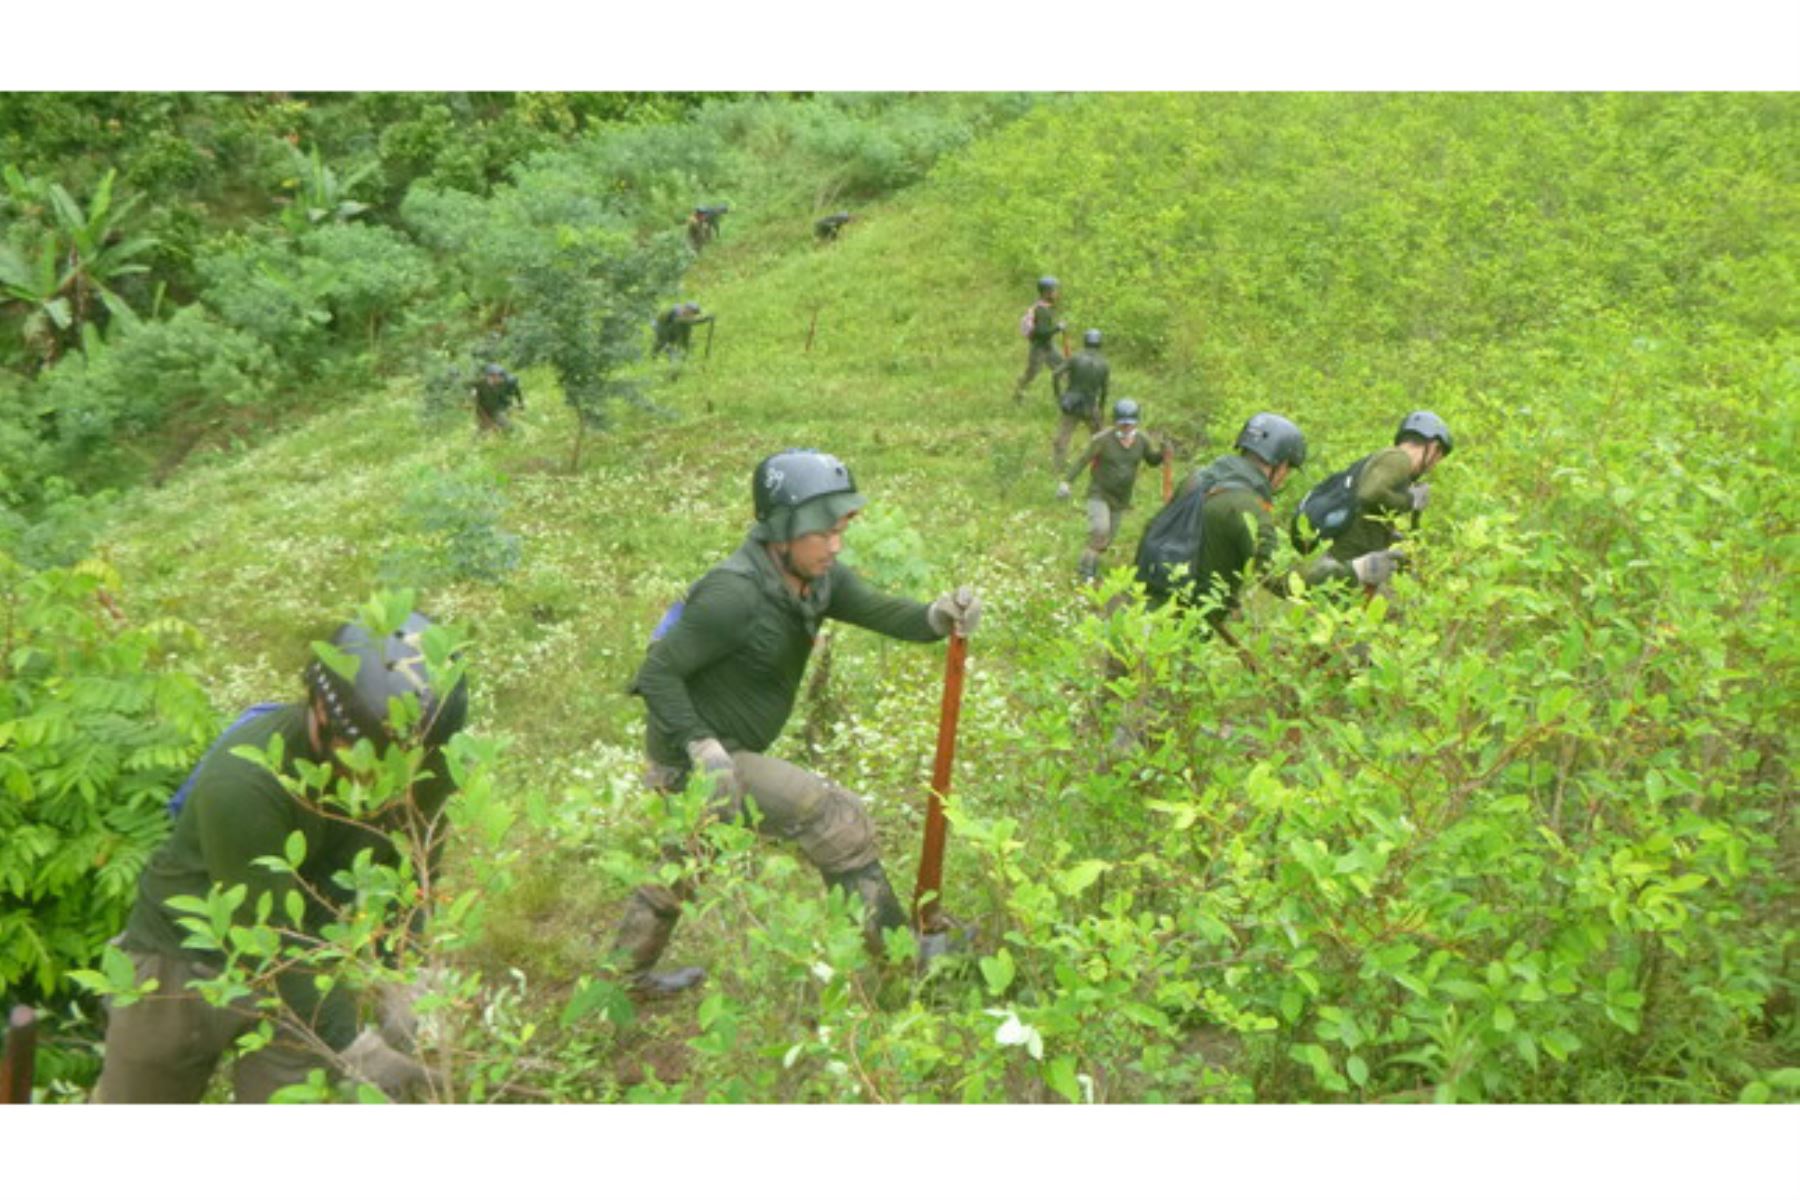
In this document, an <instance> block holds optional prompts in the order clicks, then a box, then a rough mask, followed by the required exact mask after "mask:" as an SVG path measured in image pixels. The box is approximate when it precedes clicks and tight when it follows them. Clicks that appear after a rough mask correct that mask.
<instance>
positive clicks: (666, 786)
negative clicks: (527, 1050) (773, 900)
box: [611, 761, 706, 995]
mask: <svg viewBox="0 0 1800 1200" xmlns="http://www.w3.org/2000/svg"><path fill="white" fill-rule="evenodd" d="M686 782H687V771H686V770H685V769H684V768H681V767H670V766H664V765H663V764H661V763H657V762H654V761H653V762H651V763H650V764H649V766H648V768H647V769H646V770H645V773H644V783H645V785H646V786H647V787H649V788H650V789H651V790H652V791H654V792H657V793H660V794H663V795H667V794H669V793H671V792H678V791H680V790H681V788H682V787H683V785H684V784H686ZM663 854H664V857H665V858H668V859H671V860H679V861H687V859H688V857H689V856H688V853H687V850H686V848H685V847H679V846H665V847H663ZM681 886H682V893H683V895H677V894H676V893H675V892H674V891H673V890H671V889H670V888H667V887H664V886H663V885H662V884H660V883H647V884H644V885H643V886H642V887H639V888H638V889H637V890H636V891H634V892H632V893H631V895H630V896H629V897H628V898H627V899H626V901H625V911H624V913H623V914H622V915H621V916H620V917H619V925H618V928H617V930H616V931H615V932H614V934H613V945H612V953H611V958H612V960H613V961H614V962H615V963H617V964H618V965H619V967H620V968H621V969H622V970H623V971H624V972H625V974H626V975H627V976H628V977H629V984H630V986H631V988H632V989H633V990H634V991H637V992H642V993H648V994H653V995H668V994H671V993H674V992H679V991H682V990H683V989H685V988H689V987H692V986H694V985H695V984H697V983H699V982H700V981H701V980H703V979H705V978H706V972H705V971H702V970H701V969H700V968H698V967H681V968H678V969H676V970H673V971H653V970H651V968H652V967H654V966H655V965H656V962H657V960H658V959H660V958H661V957H662V954H663V951H664V950H666V949H668V947H669V939H670V938H672V937H674V936H675V925H676V923H677V922H679V921H680V920H681V901H682V899H683V898H684V896H685V897H686V898H688V899H691V898H692V893H691V885H688V884H683V885H681Z"/></svg>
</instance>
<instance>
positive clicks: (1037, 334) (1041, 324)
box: [1031, 300, 1057, 346]
mask: <svg viewBox="0 0 1800 1200" xmlns="http://www.w3.org/2000/svg"><path fill="white" fill-rule="evenodd" d="M1056 333H1057V330H1056V305H1054V304H1052V303H1050V302H1049V301H1048V300H1040V301H1038V302H1037V311H1036V313H1035V314H1034V315H1033V316H1032V318H1031V344H1032V345H1034V346H1048V345H1049V344H1050V343H1051V342H1053V341H1054V340H1056Z"/></svg>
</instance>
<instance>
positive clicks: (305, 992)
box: [94, 613, 468, 1104]
mask: <svg viewBox="0 0 1800 1200" xmlns="http://www.w3.org/2000/svg"><path fill="white" fill-rule="evenodd" d="M429 625H430V622H429V621H427V620H426V619H425V618H424V617H422V616H420V615H419V614H417V613H413V614H411V615H410V616H409V617H407V619H406V620H405V622H404V623H403V625H402V626H401V628H399V629H397V630H392V631H385V630H384V631H381V632H379V633H377V632H374V631H372V630H370V629H368V628H366V627H364V626H362V625H355V624H352V625H345V626H343V627H341V628H340V629H339V630H338V631H337V633H336V634H335V635H334V636H333V637H332V639H331V645H332V647H333V652H332V653H329V654H327V655H324V656H322V657H319V658H315V659H314V660H313V662H312V663H311V664H310V665H309V666H308V667H307V668H306V670H305V671H304V673H303V678H304V680H305V684H306V699H305V701H304V702H302V703H296V704H280V705H271V706H267V708H266V709H265V710H264V711H262V712H260V713H258V714H257V715H255V716H252V717H250V718H249V719H247V720H243V721H240V722H239V723H238V724H237V725H236V726H234V727H233V728H232V729H230V730H228V731H227V732H226V733H225V735H224V736H222V737H221V738H220V739H219V740H218V741H217V742H216V743H214V745H213V747H212V749H211V750H209V751H208V752H207V754H206V756H205V758H204V759H203V760H202V762H201V765H200V767H199V768H198V769H197V770H196V772H195V773H194V775H193V777H192V779H191V780H190V783H191V789H184V791H186V796H185V799H184V801H183V803H182V805H181V809H180V813H179V815H178V816H177V817H176V820H175V826H174V829H173V831H172V832H171V833H170V835H169V839H168V840H167V841H166V842H164V843H163V844H162V846H161V847H159V848H158V849H157V850H156V852H155V853H154V854H153V855H152V856H151V858H150V861H149V863H148V864H147V865H146V866H145V868H144V871H143V874H142V875H141V876H140V877H139V880H138V896H137V903H136V904H135V905H134V906H133V908H132V910H131V915H130V917H129V918H128V919H127V921H126V925H125V932H124V934H123V935H122V936H121V938H120V939H119V944H120V946H121V947H122V948H123V949H124V950H125V951H126V953H127V954H128V955H129V956H130V958H131V960H132V963H133V965H134V966H135V967H136V970H137V980H138V982H139V983H140V984H142V983H144V982H146V981H148V980H151V979H154V980H155V981H156V983H157V986H156V988H155V990H154V991H151V992H150V993H149V994H148V995H146V996H144V997H143V998H141V999H139V1000H137V1001H136V1002H135V1003H131V1004H127V1005H124V1006H119V1007H115V1008H113V1009H112V1012H111V1016H110V1020H109V1022H108V1026H107V1031H106V1049H105V1064H104V1067H103V1069H102V1071H101V1073H100V1082H99V1084H98V1086H97V1088H96V1090H95V1094H94V1099H95V1100H96V1101H100V1102H107V1103H127V1104H129V1103H156V1104H183V1103H194V1102H196V1101H198V1100H200V1098H201V1097H202V1095H203V1094H204V1093H205V1091H206V1087H207V1083H208V1082H209V1080H210V1079H211V1078H212V1074H213V1071H214V1069H215V1068H216V1067H217V1065H218V1062H219V1059H220V1057H221V1056H222V1055H223V1054H224V1053H225V1052H226V1051H228V1050H230V1049H231V1048H232V1047H233V1045H234V1043H236V1041H237V1040H238V1038H239V1037H240V1036H241V1035H242V1034H244V1033H247V1032H249V1031H251V1030H254V1029H255V1028H256V1027H257V1025H258V1024H259V1023H260V1022H261V1021H263V1020H264V1019H265V1018H267V1017H269V1016H270V1013H269V1011H268V1010H267V1009H263V1008H259V1007H258V1005H257V1002H258V1000H259V999H264V998H265V997H261V996H257V995H249V996H245V997H243V998H241V999H239V1000H236V1001H233V1002H232V1003H231V1004H229V1005H228V1006H223V1007H216V1006H214V1005H213V1004H211V1003H209V1002H208V1001H207V1000H206V999H204V998H203V997H202V996H201V995H200V994H199V993H198V992H196V991H195V990H193V989H192V988H191V987H190V986H189V985H190V983H191V982H193V981H202V980H207V979H211V978H213V977H215V976H216V975H218V974H219V972H220V970H221V967H222V965H223V962H224V959H223V957H222V956H221V955H220V954H219V953H217V952H216V951H209V950H200V949H194V948H189V947H184V946H183V944H182V942H183V940H184V938H185V937H187V934H186V932H185V931H184V930H183V929H182V927H181V925H180V924H179V921H180V919H181V918H182V917H183V916H184V915H186V914H184V913H183V912H181V911H180V910H179V909H177V908H175V907H172V906H171V903H170V902H171V901H172V900H177V899H179V898H181V897H188V896H200V897H204V896H206V895H207V894H208V893H209V892H210V891H211V889H212V888H213V885H215V884H217V885H219V886H221V887H225V888H232V887H237V886H240V885H241V886H242V887H244V888H245V889H246V895H245V898H244V900H243V902H242V903H241V904H240V905H239V906H238V908H237V911H236V918H235V919H237V920H239V921H249V920H253V919H254V914H255V913H256V911H257V908H258V905H259V903H260V902H261V899H262V897H263V896H265V895H266V896H268V897H269V898H270V900H271V901H272V906H271V907H270V909H269V912H270V914H271V915H270V917H269V921H270V923H271V924H275V923H277V922H282V923H284V925H285V927H286V933H285V935H284V936H290V937H292V938H294V939H295V940H296V942H305V941H306V940H308V939H311V938H313V937H317V936H320V935H321V931H322V930H323V929H324V927H325V926H326V925H327V924H330V923H332V922H336V921H340V920H342V919H343V917H342V916H340V915H339V914H340V912H341V911H342V910H343V909H346V908H348V907H349V906H350V905H352V904H353V903H354V901H355V899H356V897H355V895H354V893H353V892H352V891H350V890H349V889H346V888H345V887H343V886H341V885H340V884H339V883H338V882H337V881H336V879H335V878H334V877H335V876H338V875H339V874H340V873H343V872H348V871H349V870H350V869H351V867H352V864H353V863H354V862H355V860H356V858H357V856H358V855H359V854H362V853H363V852H364V851H367V852H368V853H369V854H371V855H372V856H373V859H374V861H375V862H376V863H377V864H384V863H385V864H390V865H391V864H393V863H394V862H395V861H396V860H397V858H398V854H397V851H396V850H395V847H394V843H393V835H394V834H395V833H396V832H400V831H402V830H406V829H407V828H408V827H409V825H412V827H413V828H415V829H416V828H419V826H418V825H416V824H413V823H418V822H431V821H434V820H436V819H437V818H438V816H439V813H440V810H441V809H442V807H443V805H444V803H445V801H446V800H447V799H448V798H449V796H450V793H451V791H452V784H451V782H450V773H449V771H448V769H447V766H446V764H445V762H444V756H443V752H442V747H443V744H444V743H445V742H446V741H447V740H449V738H450V736H451V735H452V734H454V733H455V732H456V731H457V730H458V729H460V728H461V727H462V724H463V720H464V717H465V715H466V714H467V711H468V689H467V687H466V686H465V685H464V684H463V682H462V681H461V680H460V679H456V680H454V681H453V684H452V686H451V688H450V690H449V691H448V693H447V694H441V693H440V692H439V691H438V690H437V689H436V688H435V687H434V686H433V684H432V681H431V679H430V672H429V668H427V666H426V664H425V655H424V652H423V650H422V649H421V647H420V635H421V634H422V633H423V632H424V631H425V630H426V629H427V628H428V627H429ZM326 659H329V660H330V661H329V662H327V661H326ZM340 672H344V673H340ZM407 698H412V699H414V700H416V701H417V711H418V718H417V721H418V723H417V725H416V727H414V728H411V729H409V730H407V731H405V736H404V737H403V738H402V737H401V734H400V733H399V732H398V731H396V730H395V729H394V728H393V727H392V726H391V725H390V724H389V722H390V720H391V716H390V713H398V712H402V711H405V710H406V709H408V708H409V707H411V706H410V704H409V703H408V701H407ZM394 700H400V701H401V704H400V705H399V706H398V707H396V708H393V709H390V707H389V702H390V701H394ZM277 736H279V737H280V739H281V745H282V760H281V774H282V775H283V776H284V777H286V778H288V779H290V780H293V779H297V778H303V777H305V778H312V779H313V785H314V786H320V785H318V784H317V780H316V778H313V777H314V776H316V773H317V772H318V770H319V769H320V768H324V769H326V770H328V771H330V772H331V774H330V775H327V776H325V779H326V783H325V784H324V785H322V786H324V787H329V786H330V780H331V779H333V778H335V777H337V776H338V775H340V774H341V773H343V772H345V771H347V770H348V767H346V766H345V765H344V763H343V762H342V760H340V758H339V752H340V751H344V750H348V749H349V748H351V747H352V746H354V745H355V744H356V743H358V742H360V741H362V740H364V739H366V740H368V741H369V742H370V743H371V744H372V745H373V746H374V748H375V749H376V751H377V753H381V752H383V751H384V750H385V749H386V747H388V746H389V745H390V744H391V743H393V742H395V741H396V740H400V741H402V742H403V743H404V744H407V745H412V746H422V747H424V748H425V749H426V756H425V759H424V763H423V766H422V768H421V770H420V772H419V774H418V777H417V781H416V782H415V783H414V785H413V786H412V787H411V788H409V789H408V790H407V792H406V793H405V794H404V795H403V796H402V797H401V798H399V799H397V800H395V801H393V802H392V803H390V804H388V805H387V806H386V807H385V808H382V809H381V810H379V811H378V812H376V813H373V814H364V815H363V816H362V817H360V818H357V819H354V820H353V819H351V818H350V817H349V815H348V813H346V812H344V811H343V810H341V809H339V808H337V807H335V806H333V807H329V808H328V807H326V804H325V802H324V800H323V797H322V795H321V794H320V793H319V792H317V791H314V790H313V788H312V787H308V788H307V789H306V790H305V791H304V792H303V793H302V794H295V792H293V791H290V790H289V787H288V786H287V785H285V784H284V783H283V782H282V781H281V779H278V778H276V776H275V775H273V774H271V773H270V772H269V770H268V769H266V768H265V767H263V766H261V765H259V764H256V763H252V762H250V761H248V760H246V759H244V758H241V757H239V756H237V755H235V754H233V753H232V752H231V751H232V749H233V748H234V747H238V746H249V747H254V748H256V749H258V750H263V749H265V748H267V747H268V746H269V745H270V742H271V739H273V738H275V737H277ZM427 773H429V774H428V776H427ZM295 833H299V834H301V835H302V836H303V837H304V838H305V843H306V844H305V857H304V859H303V860H302V862H301V863H300V865H299V867H298V868H297V869H296V870H295V871H294V872H293V873H292V874H287V873H282V872H276V871H273V870H271V869H270V868H269V867H268V866H266V865H264V864H261V863H259V862H258V860H259V859H262V858H265V857H269V856H272V857H274V858H276V859H282V858H285V857H286V855H287V853H288V840H289V838H290V837H291V836H292V835H293V834H295ZM435 848H436V845H435V843H434V845H433V849H435ZM295 908H297V909H298V911H299V914H300V915H299V919H298V920H292V921H290V920H289V919H288V917H287V916H286V914H289V913H290V910H292V909H295ZM316 978H317V977H316V975H315V974H313V973H312V972H310V971H308V970H305V969H302V968H301V966H300V965H299V964H297V963H295V964H283V965H281V966H280V967H279V968H278V969H277V970H276V972H275V975H274V985H273V987H274V992H275V994H276V995H277V996H278V997H279V1000H280V1002H281V1003H280V1006H279V1012H278V1014H276V1015H275V1017H274V1020H273V1025H274V1036H273V1038H272V1040H271V1041H270V1042H269V1043H268V1044H267V1045H266V1046H263V1047H261V1048H259V1049H255V1050H253V1051H250V1052H249V1053H245V1054H242V1055H240V1056H239V1057H238V1058H237V1059H236V1061H235V1062H234V1064H233V1068H232V1072H233V1083H234V1086H235V1096H236V1099H237V1101H238V1102H239V1103H260V1102H263V1101H266V1100H268V1099H269V1097H270V1096H271V1095H273V1094H274V1093H275V1092H276V1091H277V1090H278V1089H280V1088H282V1087H285V1086H288V1085H290V1084H297V1083H303V1082H305V1080H306V1078H307V1075H308V1073H309V1072H311V1071H313V1070H317V1069H321V1068H322V1069H324V1070H325V1071H326V1072H327V1073H328V1074H331V1075H337V1074H340V1073H343V1072H347V1073H348V1074H349V1075H351V1076H352V1077H353V1078H356V1079H360V1080H362V1081H364V1082H367V1083H371V1084H374V1085H375V1086H376V1087H378V1088H380V1089H381V1090H382V1091H383V1092H386V1093H387V1094H388V1095H389V1096H392V1097H395V1098H400V1097H402V1096H404V1095H405V1094H407V1093H408V1092H409V1091H411V1090H412V1089H414V1088H416V1087H418V1086H420V1085H422V1084H423V1083H425V1081H426V1073H425V1068H424V1067H423V1066H422V1065H421V1064H420V1063H419V1062H418V1061H417V1060H415V1059H414V1058H412V1057H411V1056H410V1055H409V1054H407V1053H405V1052H403V1051H402V1050H401V1049H397V1048H395V1047H394V1046H392V1045H390V1044H388V1042H386V1041H385V1040H384V1039H383V1038H382V1036H381V1035H380V1034H378V1033H376V1032H375V1031H374V1030H373V1029H368V1030H364V1031H361V1032H359V1030H358V1024H359V1018H358V1011H357V1010H358V997H357V995H356V994H355V993H354V992H353V991H351V990H350V989H349V988H346V987H341V986H339V987H330V988H327V989H322V988H320V987H319V986H318V985H317V983H316ZM384 1023H385V1024H389V1025H391V1026H394V1027H399V1026H400V1025H403V1023H404V1020H403V1017H402V1016H401V1015H400V1014H396V1013H393V1012H388V1013H385V1014H384Z"/></svg>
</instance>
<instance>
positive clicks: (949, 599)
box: [925, 485, 1066, 637]
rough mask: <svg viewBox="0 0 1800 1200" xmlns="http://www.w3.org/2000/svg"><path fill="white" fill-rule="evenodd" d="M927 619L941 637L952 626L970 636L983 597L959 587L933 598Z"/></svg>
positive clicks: (971, 589) (979, 621)
mask: <svg viewBox="0 0 1800 1200" xmlns="http://www.w3.org/2000/svg"><path fill="white" fill-rule="evenodd" d="M1065 486H1066V485H1065ZM925 620H926V621H927V622H928V623H929V624H930V625H931V631H932V632H933V633H935V634H937V635H938V636H939V637H946V636H948V635H949V633H950V630H951V629H952V628H954V629H955V630H956V632H958V633H960V634H962V635H963V636H964V637H968V636H969V635H970V634H972V633H974V632H975V626H977V625H979V624H980V623H981V598H980V597H979V596H977V595H976V594H975V589H974V588H970V587H959V588H957V589H956V590H955V591H954V592H949V593H946V594H945V595H942V596H939V597H938V598H937V599H936V600H933V601H932V602H931V607H930V608H928V609H926V610H925Z"/></svg>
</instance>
